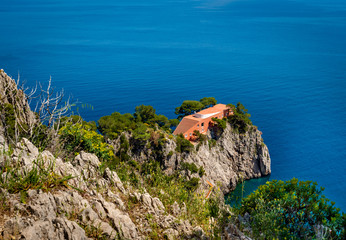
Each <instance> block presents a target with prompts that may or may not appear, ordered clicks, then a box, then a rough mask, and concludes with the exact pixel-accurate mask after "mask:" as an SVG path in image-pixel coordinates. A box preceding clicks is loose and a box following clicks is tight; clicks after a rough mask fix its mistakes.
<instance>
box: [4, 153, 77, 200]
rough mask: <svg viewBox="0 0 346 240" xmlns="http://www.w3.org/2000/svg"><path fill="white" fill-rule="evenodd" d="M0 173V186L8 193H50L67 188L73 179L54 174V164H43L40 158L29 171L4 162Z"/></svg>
mask: <svg viewBox="0 0 346 240" xmlns="http://www.w3.org/2000/svg"><path fill="white" fill-rule="evenodd" d="M0 173H1V175H2V176H3V177H2V178H0V186H1V188H4V189H7V191H8V192H9V193H19V192H25V191H27V190H29V189H42V190H43V191H50V190H53V189H55V188H58V187H68V188H69V187H70V186H69V185H68V183H67V182H68V180H70V179H71V178H73V177H72V176H71V175H69V176H65V177H63V176H60V175H58V174H56V173H55V172H54V162H49V163H45V162H44V161H43V159H40V158H38V159H36V160H35V161H34V165H33V167H32V169H30V170H25V169H24V168H21V167H20V166H19V165H12V164H10V163H9V162H8V161H5V162H4V166H3V167H2V169H1V171H0ZM22 195H23V194H22ZM23 196H24V195H23Z"/></svg>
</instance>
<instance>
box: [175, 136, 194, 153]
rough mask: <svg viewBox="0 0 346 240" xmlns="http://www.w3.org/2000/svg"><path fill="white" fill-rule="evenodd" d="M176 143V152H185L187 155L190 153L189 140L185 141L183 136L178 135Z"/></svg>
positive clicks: (191, 146)
mask: <svg viewBox="0 0 346 240" xmlns="http://www.w3.org/2000/svg"><path fill="white" fill-rule="evenodd" d="M176 143H177V147H176V148H175V150H176V151H177V152H180V153H182V152H186V153H189V152H191V151H192V149H193V145H192V143H191V142H190V141H189V140H186V139H185V138H184V136H183V134H179V135H178V136H177V138H176Z"/></svg>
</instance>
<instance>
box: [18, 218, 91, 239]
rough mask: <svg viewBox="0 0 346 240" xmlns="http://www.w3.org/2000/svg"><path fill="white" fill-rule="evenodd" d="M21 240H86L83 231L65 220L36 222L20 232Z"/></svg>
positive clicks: (73, 223)
mask: <svg viewBox="0 0 346 240" xmlns="http://www.w3.org/2000/svg"><path fill="white" fill-rule="evenodd" d="M21 239H27V240H36V239H52V240H60V239H61V240H62V239H71V240H84V239H85V240H86V239H88V238H87V237H86V236H85V231H84V230H83V229H82V228H81V227H80V226H78V224H77V223H75V222H72V221H69V220H67V219H66V218H56V219H53V220H47V219H46V220H38V221H36V222H34V223H33V225H32V226H29V227H27V228H25V229H23V230H22V234H21Z"/></svg>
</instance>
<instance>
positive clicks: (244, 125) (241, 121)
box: [227, 102, 252, 133]
mask: <svg viewBox="0 0 346 240" xmlns="http://www.w3.org/2000/svg"><path fill="white" fill-rule="evenodd" d="M227 106H229V107H230V108H231V109H232V111H233V115H230V116H229V122H230V123H231V125H232V126H233V127H234V128H235V129H237V130H238V131H239V133H246V132H247V131H248V129H249V125H252V122H251V120H250V117H251V115H250V114H249V113H248V110H247V109H246V108H245V107H244V105H243V104H241V103H240V102H238V103H237V106H234V105H233V104H227Z"/></svg>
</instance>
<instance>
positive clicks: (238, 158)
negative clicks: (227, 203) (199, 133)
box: [164, 124, 270, 193]
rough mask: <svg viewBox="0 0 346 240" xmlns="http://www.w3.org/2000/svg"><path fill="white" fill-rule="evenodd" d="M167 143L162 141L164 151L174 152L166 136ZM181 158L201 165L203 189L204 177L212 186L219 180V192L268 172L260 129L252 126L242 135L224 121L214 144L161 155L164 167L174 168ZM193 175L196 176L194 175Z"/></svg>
mask: <svg viewBox="0 0 346 240" xmlns="http://www.w3.org/2000/svg"><path fill="white" fill-rule="evenodd" d="M167 142H171V143H167V144H166V147H167V148H168V149H165V152H170V151H172V152H174V151H175V143H174V141H173V140H170V139H168V141H167ZM182 161H183V162H188V163H194V164H196V166H197V167H203V168H204V170H205V174H204V176H203V177H202V181H201V183H202V185H204V187H205V188H209V187H210V186H209V185H208V184H207V182H206V180H208V181H209V182H211V183H212V184H213V185H214V186H216V185H217V183H219V184H221V190H222V191H223V193H228V192H230V191H231V190H233V189H234V188H235V187H236V184H237V182H238V181H240V180H241V179H243V180H246V179H250V178H257V177H261V176H265V175H268V174H270V156H269V152H268V148H267V146H266V145H265V144H264V143H263V140H262V137H261V132H260V131H258V130H257V128H255V127H252V128H251V129H250V130H249V131H248V132H247V133H245V134H238V133H236V132H234V131H233V129H232V127H231V126H230V124H227V127H226V129H225V130H224V132H223V134H222V135H221V137H220V138H219V139H218V140H217V141H216V145H215V146H214V147H210V146H209V144H208V142H206V143H204V144H202V145H200V146H199V149H198V151H193V152H191V153H189V154H186V153H183V154H173V155H172V156H171V157H170V158H165V161H164V166H165V168H166V169H178V168H179V166H180V163H181V162H182ZM191 177H192V175H191ZM194 177H198V176H197V175H196V174H195V175H194Z"/></svg>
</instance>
